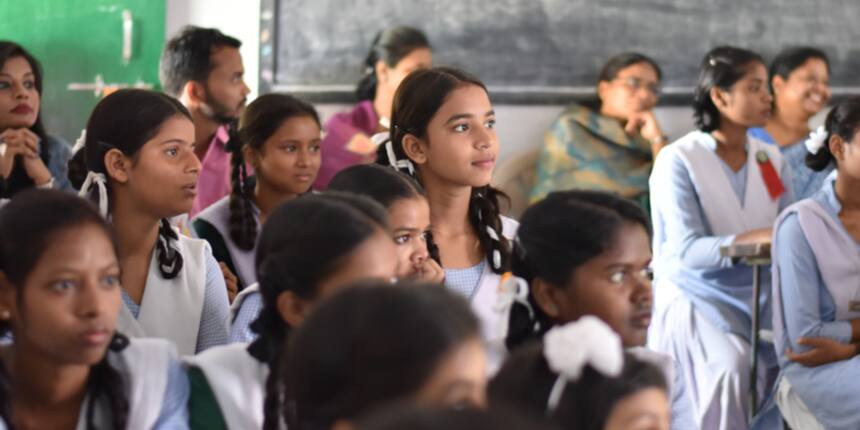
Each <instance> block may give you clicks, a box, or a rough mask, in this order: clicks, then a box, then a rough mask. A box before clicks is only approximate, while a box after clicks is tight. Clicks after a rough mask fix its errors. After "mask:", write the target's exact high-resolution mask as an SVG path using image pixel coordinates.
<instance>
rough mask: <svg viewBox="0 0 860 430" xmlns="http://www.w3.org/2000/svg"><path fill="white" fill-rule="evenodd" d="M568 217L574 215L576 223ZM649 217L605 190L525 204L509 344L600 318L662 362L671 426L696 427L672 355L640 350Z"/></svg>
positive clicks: (510, 291) (647, 317) (510, 299)
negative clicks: (558, 326) (564, 325)
mask: <svg viewBox="0 0 860 430" xmlns="http://www.w3.org/2000/svg"><path fill="white" fill-rule="evenodd" d="M570 220H576V222H571V221H570ZM650 234H651V230H650V225H649V222H648V216H647V215H646V214H645V212H644V211H643V210H642V209H641V208H640V207H639V206H638V205H637V204H636V203H634V202H632V201H630V200H627V199H624V198H622V197H619V196H616V195H614V194H609V193H604V192H600V191H579V190H572V191H557V192H553V193H551V194H549V195H548V196H547V197H546V198H545V199H543V200H541V201H540V202H538V203H535V204H534V205H532V206H531V207H530V208H528V209H527V210H526V212H525V213H524V214H523V217H522V224H520V229H519V230H518V232H517V239H516V242H515V243H516V245H515V248H514V255H513V259H512V262H511V265H512V268H513V275H514V276H515V277H513V278H508V281H506V282H505V284H503V288H502V290H503V292H502V297H503V299H502V300H500V301H501V302H502V303H505V304H507V305H508V308H509V309H510V310H509V315H510V317H509V320H508V329H507V331H506V332H507V338H506V343H507V346H508V347H509V348H510V349H511V350H512V351H514V352H515V351H516V349H517V348H518V347H520V345H523V344H526V343H527V342H529V341H533V340H535V339H540V338H541V337H542V336H543V335H544V334H545V333H546V332H547V331H548V330H550V329H551V328H552V327H554V326H556V325H560V324H566V323H569V322H572V321H576V320H579V319H580V318H582V317H584V316H586V315H592V316H596V317H597V318H600V319H601V320H602V321H603V322H605V323H606V324H608V325H609V326H610V327H611V328H612V329H613V330H614V331H615V332H616V333H618V335H619V336H621V342H622V344H623V345H624V347H625V348H627V349H628V352H630V353H632V354H635V355H638V356H640V358H643V359H648V360H650V361H653V362H654V363H655V364H657V365H659V367H660V369H661V370H662V371H663V372H664V373H665V375H666V379H667V380H668V381H670V383H669V387H670V392H671V394H672V397H671V400H672V412H673V413H672V428H673V429H679V430H681V429H691V428H694V426H693V417H692V415H691V408H692V403H691V400H690V399H689V398H688V394H687V390H686V384H685V383H684V379H683V375H682V374H681V372H680V371H679V370H678V369H676V366H675V363H673V362H672V359H671V358H670V357H668V356H666V355H663V354H661V353H657V352H653V351H648V350H645V349H644V348H642V346H643V345H645V338H646V333H647V331H648V325H649V323H650V322H651V304H652V297H651V280H650V276H651V273H650V268H649V266H650V264H651V243H650Z"/></svg>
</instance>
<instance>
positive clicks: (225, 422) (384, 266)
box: [188, 194, 397, 429]
mask: <svg viewBox="0 0 860 430" xmlns="http://www.w3.org/2000/svg"><path fill="white" fill-rule="evenodd" d="M256 263H257V275H258V278H259V290H257V288H255V287H249V288H246V289H245V291H243V292H242V294H243V295H247V296H248V299H247V300H244V301H242V302H241V308H240V309H239V313H238V317H237V319H236V321H235V322H234V323H233V330H234V339H235V338H236V336H237V335H236V333H237V332H238V333H241V334H242V335H243V336H244V337H245V339H246V340H253V342H251V344H250V345H248V344H246V343H234V344H231V345H226V346H223V347H219V348H213V349H212V350H211V351H206V352H205V353H203V354H200V355H198V356H196V357H192V358H189V359H188V362H189V364H190V366H191V368H190V370H189V379H190V381H191V400H190V404H189V410H190V414H191V427H192V428H201V429H219V428H229V429H255V428H260V427H261V426H262V425H263V418H264V411H266V413H267V415H266V417H269V416H270V415H271V414H274V413H275V410H274V409H272V408H273V407H274V405H276V404H277V402H278V399H279V398H281V397H282V393H281V388H282V387H281V386H280V385H279V382H278V377H277V375H276V373H275V372H270V369H272V368H273V366H275V365H276V363H278V362H279V361H280V360H281V356H282V355H283V349H284V345H286V343H285V342H286V341H287V339H288V338H289V337H291V336H292V332H293V330H294V329H295V328H296V327H298V326H299V325H300V324H302V321H303V320H304V319H305V318H306V317H307V314H308V313H309V312H310V311H311V310H312V309H314V307H315V306H316V305H317V303H318V301H319V300H321V299H324V298H326V297H328V296H329V295H331V294H333V293H334V292H336V291H339V290H341V289H343V288H346V287H348V286H349V285H351V284H353V283H355V282H357V281H361V280H364V279H380V280H385V281H389V280H391V279H392V278H393V277H394V275H395V268H396V265H397V258H396V251H395V249H394V242H393V241H392V240H391V235H390V234H389V233H388V223H387V220H386V219H385V210H384V209H383V208H382V207H381V206H379V205H378V204H377V203H376V202H374V201H372V200H370V199H368V198H366V197H359V196H354V195H351V194H325V195H307V196H303V197H301V198H298V199H295V200H292V201H289V202H287V203H284V204H283V205H281V206H279V207H278V208H276V209H275V211H274V212H272V214H271V215H270V216H269V220H268V221H267V222H266V224H265V225H264V226H263V231H262V234H261V235H260V243H259V244H258V247H257V262H256ZM250 291H255V292H254V293H253V294H250V293H249V292H250ZM237 302H239V299H237ZM261 307H262V308H261ZM249 320H253V321H254V322H253V323H252V324H251V327H250V329H251V330H253V332H254V333H253V335H258V336H259V337H258V338H256V339H254V338H253V336H252V334H251V333H249V332H248V327H247V321H249ZM264 405H265V408H264ZM271 416H272V417H273V416H274V415H271Z"/></svg>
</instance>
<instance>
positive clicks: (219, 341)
mask: <svg viewBox="0 0 860 430" xmlns="http://www.w3.org/2000/svg"><path fill="white" fill-rule="evenodd" d="M206 250H207V252H206V292H205V296H204V298H203V312H202V314H201V316H200V329H199V331H198V332H197V349H196V352H197V353H200V352H202V351H204V350H206V349H208V348H211V347H213V346H218V345H224V344H226V343H227V342H228V341H229V335H230V331H229V318H230V304H229V301H228V300H227V286H226V284H225V283H224V275H223V274H222V273H221V268H220V267H219V266H218V262H217V261H215V257H213V256H212V252H211V251H209V248H208V247H207V248H206Z"/></svg>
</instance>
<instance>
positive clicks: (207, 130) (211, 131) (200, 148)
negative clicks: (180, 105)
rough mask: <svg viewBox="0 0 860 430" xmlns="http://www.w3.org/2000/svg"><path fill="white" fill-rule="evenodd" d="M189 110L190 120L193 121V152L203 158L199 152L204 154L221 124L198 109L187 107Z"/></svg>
mask: <svg viewBox="0 0 860 430" xmlns="http://www.w3.org/2000/svg"><path fill="white" fill-rule="evenodd" d="M189 111H190V112H191V121H192V122H193V123H194V144H195V145H196V146H195V149H194V152H195V153H197V154H198V156H197V157H198V158H200V159H203V157H202V156H201V154H202V155H205V154H206V150H207V149H209V144H210V143H211V142H212V138H213V137H215V132H216V131H218V127H221V125H222V124H221V123H219V122H217V121H215V120H213V119H212V118H210V117H209V116H208V115H206V114H205V113H203V112H202V111H201V110H200V109H196V108H194V109H189Z"/></svg>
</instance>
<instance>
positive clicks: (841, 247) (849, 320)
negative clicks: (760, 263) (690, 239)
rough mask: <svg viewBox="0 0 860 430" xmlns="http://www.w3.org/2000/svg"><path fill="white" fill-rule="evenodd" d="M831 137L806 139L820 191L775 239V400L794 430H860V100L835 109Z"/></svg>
mask: <svg viewBox="0 0 860 430" xmlns="http://www.w3.org/2000/svg"><path fill="white" fill-rule="evenodd" d="M825 127H826V135H813V137H812V138H811V139H810V140H809V141H807V144H806V147H807V149H808V151H809V154H808V156H807V162H808V164H809V167H810V168H812V169H813V170H815V171H818V172H820V171H823V170H826V169H828V168H832V167H835V168H836V170H837V172H838V173H837V172H833V174H831V175H830V176H828V178H827V180H825V181H824V185H823V187H822V188H821V190H820V191H819V192H818V193H816V194H814V195H813V196H812V197H811V198H809V199H805V200H802V201H800V202H798V203H796V204H794V205H792V206H790V207H789V208H788V209H786V210H785V211H784V212H783V213H782V215H780V218H779V219H778V220H777V222H776V231H775V233H774V243H773V246H774V254H773V276H774V290H773V291H774V305H773V306H774V308H773V312H774V320H773V321H774V334H775V339H774V342H775V344H776V351H777V354H778V356H779V364H780V368H781V370H782V373H781V381H780V383H779V385H778V389H777V395H776V400H777V404H778V405H779V408H780V410H781V411H782V414H783V416H784V417H785V419H786V421H787V422H788V424H789V425H790V426H791V428H795V429H825V428H826V429H836V430H839V429H845V430H847V429H857V428H860V412H858V410H857V408H856V407H852V405H851V403H852V402H851V401H850V400H848V399H852V398H855V397H853V396H857V395H860V389H858V387H857V385H856V384H853V383H849V382H848V381H851V380H852V378H855V377H856V375H860V357H858V356H857V355H858V343H860V312H858V306H857V304H858V301H857V297H858V295H857V289H858V287H860V273H858V271H857V268H858V267H860V210H858V209H860V200H858V194H857V189H858V188H857V187H858V184H860V132H858V130H860V98H858V97H854V98H851V99H848V100H846V101H844V102H841V103H839V104H838V105H836V107H834V108H833V110H832V111H830V114H829V115H828V116H827V121H826V126H825Z"/></svg>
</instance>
